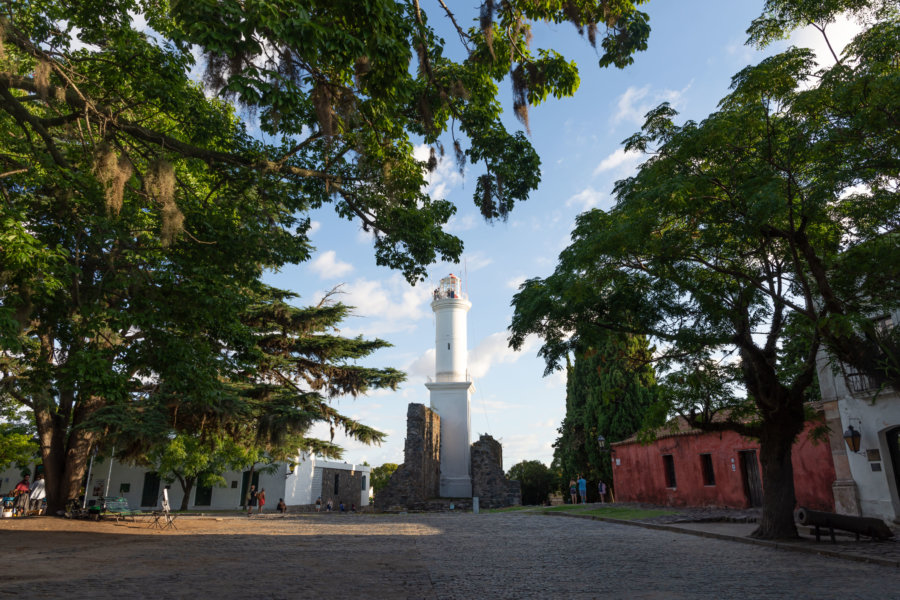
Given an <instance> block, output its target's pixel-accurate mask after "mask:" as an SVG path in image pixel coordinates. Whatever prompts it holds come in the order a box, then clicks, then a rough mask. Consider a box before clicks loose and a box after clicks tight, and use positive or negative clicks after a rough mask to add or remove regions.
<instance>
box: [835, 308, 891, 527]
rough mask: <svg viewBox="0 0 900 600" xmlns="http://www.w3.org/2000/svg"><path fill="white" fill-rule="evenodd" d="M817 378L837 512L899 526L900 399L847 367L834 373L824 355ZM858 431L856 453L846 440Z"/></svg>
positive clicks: (885, 322) (887, 323) (886, 322)
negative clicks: (833, 471)
mask: <svg viewBox="0 0 900 600" xmlns="http://www.w3.org/2000/svg"><path fill="white" fill-rule="evenodd" d="M898 316H900V314H898V313H895V314H894V315H893V319H892V318H891V317H885V318H884V319H882V320H881V321H882V325H883V326H887V327H890V326H891V325H892V324H893V323H896V322H897V318H898ZM818 375H819V386H820V388H821V391H822V400H823V402H824V403H825V416H826V421H827V423H828V426H829V428H830V430H831V434H830V437H831V449H832V456H833V458H834V468H835V477H836V481H835V483H834V499H835V510H836V511H837V512H839V513H843V514H851V515H858V516H863V517H877V518H881V519H884V520H886V521H895V522H900V394H898V392H897V391H896V390H893V389H891V388H886V389H881V390H878V389H876V387H875V386H874V385H873V383H872V382H871V380H870V379H869V378H868V377H866V376H865V375H863V374H861V373H856V372H853V371H852V370H850V369H848V368H847V367H843V368H841V367H838V368H835V367H834V366H833V364H832V362H831V361H830V360H829V359H828V357H827V356H826V355H825V353H824V352H822V351H820V352H819V357H818ZM851 428H852V429H851ZM855 432H858V434H859V450H858V451H856V452H854V451H853V450H851V449H850V448H849V447H848V445H847V443H846V442H845V441H844V434H845V433H846V434H851V436H852V434H854V433H855Z"/></svg>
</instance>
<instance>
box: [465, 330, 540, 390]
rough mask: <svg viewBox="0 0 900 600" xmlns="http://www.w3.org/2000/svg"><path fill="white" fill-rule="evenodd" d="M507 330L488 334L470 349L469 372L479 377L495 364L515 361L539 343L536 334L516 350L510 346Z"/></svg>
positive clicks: (526, 339)
mask: <svg viewBox="0 0 900 600" xmlns="http://www.w3.org/2000/svg"><path fill="white" fill-rule="evenodd" d="M506 336H507V334H506V332H505V331H498V332H497V333H492V334H491V335H489V336H487V337H486V338H484V339H483V340H481V342H479V344H478V345H477V346H475V348H474V349H473V350H470V351H469V373H470V374H471V375H472V377H475V378H479V377H484V376H485V375H487V373H488V371H490V370H491V367H492V366H494V365H495V364H503V363H514V362H516V361H517V360H519V358H521V356H522V355H523V354H524V353H525V352H529V351H530V350H531V349H532V348H534V347H535V346H536V345H537V343H538V338H537V337H536V336H528V337H527V338H525V344H524V345H523V347H522V350H520V351H518V352H516V351H515V350H513V349H512V348H510V347H509V342H507V338H506Z"/></svg>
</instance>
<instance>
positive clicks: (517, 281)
mask: <svg viewBox="0 0 900 600" xmlns="http://www.w3.org/2000/svg"><path fill="white" fill-rule="evenodd" d="M526 279H527V277H525V276H524V275H519V276H518V277H513V278H512V279H510V280H508V281H507V282H506V287H508V288H509V289H511V290H515V291H517V292H518V291H519V286H521V285H522V284H523V283H525V280H526Z"/></svg>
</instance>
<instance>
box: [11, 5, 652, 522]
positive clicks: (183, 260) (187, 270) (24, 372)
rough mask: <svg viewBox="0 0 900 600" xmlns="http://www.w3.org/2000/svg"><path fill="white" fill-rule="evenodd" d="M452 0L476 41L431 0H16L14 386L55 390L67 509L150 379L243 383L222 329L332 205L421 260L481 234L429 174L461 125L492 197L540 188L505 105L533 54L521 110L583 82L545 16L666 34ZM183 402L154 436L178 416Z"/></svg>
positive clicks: (57, 500)
mask: <svg viewBox="0 0 900 600" xmlns="http://www.w3.org/2000/svg"><path fill="white" fill-rule="evenodd" d="M441 7H442V11H443V13H442V14H443V15H444V16H445V18H446V19H447V20H449V21H450V22H451V23H452V25H453V27H454V29H455V30H456V32H457V33H458V35H459V38H460V43H461V44H462V47H463V55H464V58H463V59H461V60H459V61H456V60H453V59H450V58H448V57H447V56H446V55H445V54H444V50H445V43H444V41H443V40H442V39H440V38H439V37H438V36H437V35H436V34H435V33H434V30H433V29H432V27H431V26H430V25H429V23H428V14H427V13H426V11H425V10H423V9H422V8H421V7H420V6H419V4H418V2H413V3H411V4H409V3H399V4H398V3H393V2H383V1H382V0H366V1H365V2H364V3H362V4H360V3H333V2H307V3H304V4H302V5H301V4H298V3H297V2H295V1H293V0H291V1H288V0H268V1H265V2H259V3H256V4H255V5H254V10H245V8H246V5H245V3H243V2H241V1H239V0H227V1H225V2H219V3H214V4H209V3H202V2H201V3H197V2H183V1H175V2H158V1H156V0H111V1H109V2H104V3H97V2H92V1H87V0H76V1H75V2H71V1H69V2H61V1H59V0H44V1H41V2H12V3H10V2H3V3H2V4H0V40H2V46H0V48H2V52H0V140H2V142H0V144H2V152H0V196H2V197H3V202H2V203H0V349H2V352H3V361H2V371H0V393H2V394H3V395H4V396H8V397H11V398H15V399H16V400H17V401H20V402H21V403H22V404H24V405H25V406H27V407H28V408H29V409H30V410H31V411H33V413H34V416H35V422H36V427H37V431H38V435H39V437H40V439H41V447H42V452H43V461H44V465H45V468H46V475H47V497H48V510H49V511H50V512H55V511H57V510H60V509H61V508H63V505H64V503H65V501H66V500H67V499H68V498H69V497H72V496H74V495H76V494H77V491H78V488H79V486H80V484H81V481H82V479H83V476H84V471H85V467H86V462H87V457H88V456H89V453H90V450H91V448H92V447H93V446H95V445H96V444H97V443H98V441H99V440H100V439H101V437H102V436H103V435H104V434H105V433H108V431H109V430H110V429H109V428H110V426H111V424H114V423H116V422H117V421H128V418H127V414H128V413H129V411H134V410H135V407H136V406H138V405H140V404H141V403H143V402H146V401H147V398H148V397H149V396H150V395H154V396H158V394H159V392H160V389H162V388H165V389H169V390H171V389H176V388H177V387H178V386H179V385H181V386H187V385H188V384H190V386H191V388H192V392H191V395H192V398H193V399H194V400H195V402H197V403H200V404H202V403H207V404H209V405H210V406H213V405H217V403H219V402H220V400H221V398H222V397H224V396H226V395H227V394H225V393H224V392H223V391H222V387H223V380H222V379H223V378H222V377H220V374H221V371H225V372H226V373H227V372H228V371H229V369H230V368H231V366H230V364H229V363H230V361H231V356H230V355H229V354H228V353H227V352H224V351H223V348H226V347H229V345H231V344H236V343H240V340H241V337H242V336H243V335H244V332H243V326H242V324H241V322H240V318H239V317H240V315H241V314H242V312H243V311H244V310H245V309H246V307H247V305H248V303H249V302H251V301H252V297H253V294H254V293H255V292H256V291H257V290H258V289H259V284H258V279H259V277H260V275H261V273H262V272H263V270H264V269H266V268H277V267H278V266H280V265H283V264H285V263H295V262H300V261H302V260H305V259H306V258H307V257H308V255H309V246H308V241H307V239H306V229H307V227H308V219H307V218H306V215H307V214H308V212H309V211H310V210H312V209H315V208H319V207H321V206H323V205H324V204H326V203H331V204H333V206H334V208H335V210H336V211H337V212H338V213H339V214H340V215H341V216H343V217H346V218H348V219H354V220H357V221H358V222H360V223H361V224H362V226H363V227H364V228H366V229H369V230H372V231H373V232H374V234H375V238H374V239H375V254H376V257H377V260H378V262H379V264H384V265H388V266H390V267H392V268H397V269H400V270H402V271H403V272H404V274H405V275H406V276H407V278H408V279H410V280H415V279H417V278H419V277H421V276H422V274H423V273H424V269H425V266H426V265H427V264H429V263H431V262H433V261H434V260H435V259H436V258H438V257H440V258H441V259H446V260H455V259H457V258H458V257H459V256H460V253H461V252H462V244H461V242H460V240H458V239H457V238H455V237H454V236H452V235H449V234H447V233H445V232H444V231H443V229H442V225H443V224H444V223H446V222H447V220H448V219H449V218H450V216H451V215H452V214H453V212H454V210H455V207H453V205H452V204H450V203H448V202H446V201H443V200H440V199H432V198H429V197H428V196H427V195H425V194H424V193H423V192H422V191H421V190H422V189H423V183H424V167H427V166H429V165H430V166H432V167H433V166H434V164H435V163H436V160H437V157H436V153H443V148H444V142H446V143H447V144H448V145H451V144H452V146H453V151H454V154H455V155H456V156H457V158H458V159H459V161H460V164H461V165H462V164H463V162H464V161H468V162H469V163H470V164H479V165H482V167H483V168H484V173H483V175H481V176H480V177H479V179H478V185H477V186H476V202H477V204H478V206H479V208H480V210H481V212H482V214H484V215H485V217H486V218H488V219H493V218H503V217H505V215H506V214H507V212H508V211H509V210H510V209H511V208H512V206H513V204H514V203H515V202H516V201H521V200H524V199H525V198H526V197H527V195H528V193H529V192H530V191H531V190H532V189H534V188H535V187H536V186H537V183H538V173H539V169H538V166H539V159H538V157H537V154H536V153H535V152H534V150H533V148H532V147H531V145H530V143H529V142H528V141H527V139H526V137H525V136H524V134H523V133H522V132H516V133H510V132H509V131H507V129H506V128H505V127H504V125H503V124H502V121H501V112H502V111H501V105H500V103H499V101H498V99H497V94H498V88H497V83H498V82H499V81H501V80H502V79H504V78H505V77H506V76H507V75H508V74H511V77H512V78H513V80H514V81H515V86H514V89H515V98H514V106H515V109H516V112H517V114H518V115H519V116H520V118H521V119H522V120H523V121H526V120H527V107H528V106H529V105H534V104H537V103H539V102H541V101H544V100H545V99H546V98H547V97H548V96H549V95H551V94H552V95H554V96H556V97H561V96H566V95H570V94H572V93H573V92H574V91H575V89H576V88H577V84H578V73H577V69H576V67H575V65H574V64H573V63H571V62H569V61H567V60H566V59H565V58H564V57H562V56H561V55H559V54H558V53H556V52H554V51H552V50H544V49H541V50H537V51H532V50H530V49H529V47H528V44H527V40H528V39H530V22H531V21H533V20H549V21H554V22H561V21H565V20H571V21H573V22H574V23H575V24H576V25H577V26H579V27H581V28H583V30H584V31H585V32H586V34H587V36H588V38H589V40H590V41H591V42H592V43H595V42H597V41H599V42H600V44H601V47H602V48H603V56H602V58H601V65H603V66H606V65H609V64H612V65H615V66H618V67H623V66H625V65H626V64H628V62H630V60H631V58H630V56H631V54H632V53H633V52H635V51H638V50H640V49H643V47H644V46H645V44H646V39H647V35H648V33H649V28H648V26H647V17H646V15H644V14H643V13H641V12H640V11H638V10H637V9H636V7H635V5H634V3H632V2H628V1H624V2H616V3H614V4H613V5H610V4H609V3H600V2H577V3H569V4H567V5H566V9H565V10H564V9H563V8H561V7H560V6H558V5H557V3H552V2H541V3H533V2H504V3H500V4H495V3H494V2H486V3H485V4H484V5H483V7H482V10H481V15H480V16H481V19H480V23H479V24H480V28H471V29H468V30H463V29H461V28H459V27H458V26H457V21H456V17H455V15H453V14H452V13H450V12H449V10H447V9H446V6H445V5H444V3H441ZM136 19H143V20H144V21H146V23H147V25H148V27H149V29H148V30H146V31H142V30H140V29H139V28H138V27H136V26H135V20H136ZM597 23H600V24H601V25H600V39H599V40H598V28H597ZM195 48H196V49H197V50H199V52H200V53H201V54H203V56H204V61H205V67H206V87H205V88H204V87H203V86H201V85H198V84H197V83H195V82H194V81H192V80H191V78H190V72H191V69H192V68H193V67H194V66H195V61H194V58H193V50H194V49H195ZM413 57H415V59H416V60H417V61H418V62H417V64H418V67H419V68H418V70H413V69H410V68H409V64H410V61H411V60H412V59H413ZM206 91H209V92H212V94H213V95H214V96H215V97H212V98H210V97H207V95H206V93H205V92H206ZM223 98H224V100H223ZM226 100H227V101H226ZM228 101H230V102H233V103H234V104H230V103H229V102H228ZM235 107H239V108H240V109H241V110H244V111H245V112H247V113H254V114H255V115H256V118H257V122H258V125H259V127H260V130H261V131H262V132H263V133H264V134H266V136H267V139H269V140H271V141H269V142H263V141H260V140H259V139H254V138H252V137H250V136H249V135H248V133H247V128H246V127H245V125H244V124H243V123H242V122H241V121H240V120H239V119H238V118H237V117H236V108H235ZM442 136H443V137H442ZM448 136H449V137H448ZM419 140H422V141H424V142H425V143H428V144H430V145H431V146H432V147H433V148H434V149H435V154H433V155H432V157H431V159H430V160H429V161H428V164H422V163H420V162H418V161H416V160H415V158H414V156H413V149H414V142H415V141H419ZM171 397H172V398H174V399H176V400H174V402H175V404H176V405H177V402H179V401H180V400H181V399H182V398H184V397H185V396H184V395H183V394H180V395H179V394H176V393H172V396H171ZM171 408H172V409H173V410H171V411H170V412H169V413H164V412H155V413H154V415H155V418H157V419H158V420H157V421H156V422H153V421H150V420H149V419H148V421H147V422H144V423H142V427H141V431H135V433H136V434H138V440H137V442H136V443H138V444H141V443H144V442H145V441H147V439H148V438H149V437H154V436H155V437H154V439H153V440H150V441H155V442H159V441H160V440H161V439H163V438H162V437H160V436H162V435H165V434H164V433H162V432H165V431H167V430H168V429H169V423H168V422H166V421H165V419H163V418H162V416H165V415H172V416H174V415H175V414H176V413H178V411H177V410H175V409H176V406H175V405H173V406H172V407H171ZM186 412H190V411H186ZM196 414H202V411H201V412H198V413H196ZM101 416H102V417H103V418H102V419H101V418H100V417H101ZM201 418H202V417H201ZM276 421H277V419H276Z"/></svg>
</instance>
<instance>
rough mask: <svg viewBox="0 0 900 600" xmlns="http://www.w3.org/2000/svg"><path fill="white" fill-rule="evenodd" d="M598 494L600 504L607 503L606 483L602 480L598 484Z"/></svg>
mask: <svg viewBox="0 0 900 600" xmlns="http://www.w3.org/2000/svg"><path fill="white" fill-rule="evenodd" d="M597 493H598V494H600V503H601V504H603V503H604V502H605V501H606V483H605V482H604V481H603V480H602V479H601V480H600V483H598V484H597Z"/></svg>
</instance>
